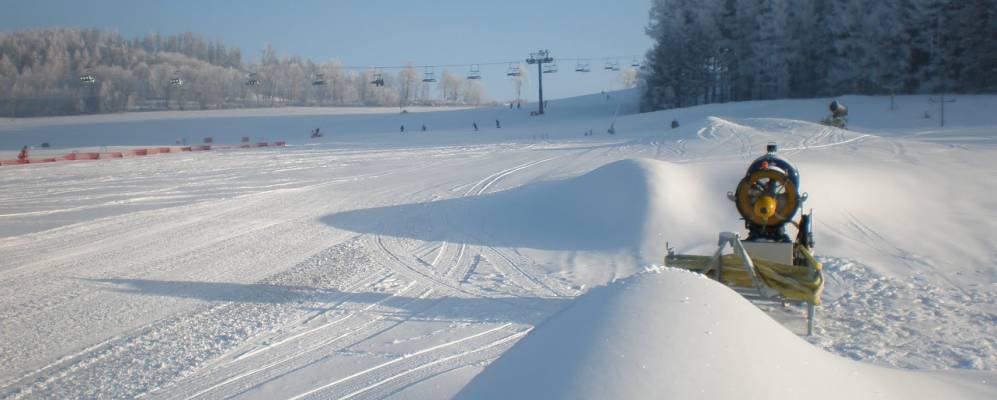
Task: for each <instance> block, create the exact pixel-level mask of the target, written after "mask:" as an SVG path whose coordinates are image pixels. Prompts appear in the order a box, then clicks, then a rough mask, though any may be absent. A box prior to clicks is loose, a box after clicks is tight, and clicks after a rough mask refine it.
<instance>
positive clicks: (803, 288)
mask: <svg viewBox="0 0 997 400" xmlns="http://www.w3.org/2000/svg"><path fill="white" fill-rule="evenodd" d="M800 250H801V252H802V253H803V255H804V256H805V257H806V259H807V262H808V263H809V264H810V265H811V266H813V268H808V267H805V266H799V265H786V264H780V263H774V262H768V261H763V260H752V262H753V263H754V264H755V271H756V275H758V277H759V278H760V279H761V281H762V282H763V283H764V284H765V286H768V287H769V288H772V289H773V290H775V291H776V292H779V294H780V295H782V296H783V297H786V298H789V299H794V300H800V301H806V302H810V303H813V304H820V294H821V291H823V290H824V279H823V277H821V274H820V273H817V272H815V270H816V271H820V269H821V265H820V263H818V262H817V261H816V260H814V258H813V255H811V254H810V252H809V251H807V249H806V248H800ZM712 258H713V257H712V256H690V255H675V256H671V257H668V258H666V259H665V265H667V266H669V267H675V268H683V269H688V270H692V271H697V272H703V271H705V270H706V269H707V268H708V267H709V266H708V265H707V264H709V262H710V260H711V259H712ZM720 262H721V263H723V268H722V269H721V270H722V271H723V275H722V276H721V277H720V278H721V280H722V281H723V283H725V284H727V285H729V286H736V287H744V288H753V287H754V284H753V283H752V282H751V276H749V275H748V271H747V270H746V269H745V268H744V263H743V262H741V258H740V257H737V256H736V255H734V254H725V255H723V256H721V257H720ZM708 275H709V276H710V277H711V278H715V277H716V271H711V272H710V273H709V274H708Z"/></svg>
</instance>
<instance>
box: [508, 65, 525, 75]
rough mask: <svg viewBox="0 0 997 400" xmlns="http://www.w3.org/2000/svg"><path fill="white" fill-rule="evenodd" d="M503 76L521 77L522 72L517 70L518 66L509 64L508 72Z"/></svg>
mask: <svg viewBox="0 0 997 400" xmlns="http://www.w3.org/2000/svg"><path fill="white" fill-rule="evenodd" d="M505 74H506V75H508V76H521V75H523V71H520V70H519V66H518V65H516V64H512V63H510V64H509V71H508V72H506V73H505Z"/></svg>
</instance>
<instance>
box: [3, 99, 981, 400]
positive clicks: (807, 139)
mask: <svg viewBox="0 0 997 400" xmlns="http://www.w3.org/2000/svg"><path fill="white" fill-rule="evenodd" d="M606 107H608V106H606ZM614 108H615V107H614ZM600 112H601V113H602V114H600ZM589 113H591V114H592V115H591V116H590V115H588V114H589ZM612 114H613V111H612V110H608V111H606V110H603V111H599V112H589V111H585V112H579V113H578V114H577V115H574V116H573V118H570V119H561V120H554V122H550V123H549V125H537V124H544V123H547V122H542V121H541V122H531V121H532V120H528V119H522V120H516V119H512V118H510V119H508V121H507V119H503V125H504V128H503V130H502V131H501V134H502V135H508V136H498V137H497V138H493V139H481V138H482V137H484V133H482V135H480V136H474V137H473V139H464V138H465V136H459V135H456V134H454V135H450V136H444V137H443V138H442V139H431V137H432V136H429V135H427V136H425V138H421V137H418V136H412V137H406V139H405V140H408V141H409V142H403V143H401V144H398V143H393V142H392V141H390V140H387V139H384V138H382V137H375V138H373V139H371V140H374V142H372V143H371V144H366V143H364V141H363V140H362V138H361V139H357V140H356V143H364V144H363V145H362V146H361V145H356V147H351V146H350V145H343V146H329V145H318V146H291V147H287V148H281V149H267V150H256V149H254V150H249V151H245V152H240V151H218V152H213V153H199V154H191V155H189V156H187V155H185V156H183V157H181V156H173V155H164V156H162V157H157V158H151V157H150V158H148V159H145V160H137V159H124V160H113V161H97V162H93V163H86V162H77V163H63V164H56V165H48V166H38V167H35V166H28V167H15V168H7V167H4V169H0V181H3V182H4V183H5V186H6V185H10V186H11V187H18V188H21V189H20V190H19V191H18V193H16V194H14V193H9V192H8V193H0V252H2V254H3V257H2V258H0V318H2V320H3V321H4V332H3V334H2V335H0V339H2V340H0V346H2V347H0V371H2V372H0V398H11V399H21V398H39V397H41V398H81V397H82V398H96V397H113V398H128V397H144V398H165V399H221V398H226V399H227V398H274V397H282V398H293V399H304V398H384V397H389V396H392V397H394V396H397V397H405V395H406V393H407V392H406V390H409V389H411V388H414V387H418V386H420V385H430V384H439V385H442V386H443V387H445V388H447V390H450V391H451V392H453V391H454V390H456V389H459V388H460V384H461V383H462V381H460V379H461V378H453V377H454V376H456V375H458V374H453V373H452V372H454V371H465V372H466V371H470V372H473V371H475V370H477V369H480V368H482V367H483V366H484V365H485V364H487V363H489V362H491V361H492V360H494V359H495V358H496V357H498V356H499V355H500V354H502V352H503V351H505V350H506V349H508V348H509V347H510V346H512V345H513V344H515V342H516V341H517V340H519V339H520V338H522V337H523V336H524V335H526V334H527V332H529V331H530V330H531V329H532V328H533V327H534V326H535V325H536V324H538V323H540V322H542V321H543V320H544V319H545V318H546V317H548V316H550V315H552V314H553V313H555V312H557V311H558V310H560V309H561V308H562V307H563V306H564V305H565V304H568V301H570V299H571V298H572V297H574V296H577V295H579V294H581V293H582V292H583V291H584V290H585V288H588V287H591V286H593V285H598V284H599V283H600V282H592V281H588V280H586V279H584V278H583V277H582V276H583V275H584V273H583V272H584V271H583V270H584V268H591V263H592V262H593V261H591V260H593V259H594V260H599V262H605V263H606V267H607V268H611V269H612V271H610V272H606V271H599V272H600V273H599V274H597V275H599V276H606V275H607V274H608V275H614V276H615V275H616V274H617V273H618V272H619V271H621V266H620V264H621V263H623V262H624V261H621V260H624V258H622V257H617V256H616V255H615V254H611V255H600V254H596V255H595V256H592V254H590V253H598V252H597V251H589V252H586V251H584V249H579V250H577V251H576V250H545V249H532V248H529V246H524V247H519V248H517V247H505V245H504V244H495V241H494V240H493V238H491V237H489V227H488V226H483V227H481V231H476V232H458V233H460V235H438V234H437V233H439V230H446V229H448V228H449V227H450V226H451V225H452V224H453V223H454V222H455V221H454V220H453V219H455V218H459V217H460V215H457V214H456V213H455V212H451V211H449V209H447V208H446V207H437V208H429V207H427V208H425V211H421V210H423V209H420V208H409V209H404V212H402V211H398V212H397V213H396V214H393V213H392V210H393V209H392V207H399V206H410V205H413V204H420V203H427V204H431V203H432V204H439V203H446V202H448V201H474V200H475V198H476V197H478V196H489V195H491V194H494V193H498V192H501V191H503V190H510V189H516V188H518V187H520V186H523V185H526V184H530V183H535V182H540V181H545V180H555V179H564V178H569V177H574V176H578V175H580V174H582V173H585V172H588V171H590V170H592V169H593V168H595V167H598V166H601V165H603V164H606V163H608V162H611V161H616V160H621V159H627V158H633V157H654V158H656V159H659V160H664V161H669V162H672V163H675V164H697V165H706V164H709V163H714V162H719V163H731V165H735V164H736V165H737V166H736V167H733V168H737V171H735V172H734V173H733V174H732V175H734V176H736V175H739V174H740V173H741V172H742V171H741V168H742V166H740V164H743V163H745V162H746V161H750V160H751V159H753V158H754V157H755V156H756V155H760V154H761V151H762V150H763V149H764V145H765V143H767V142H768V141H777V142H779V143H780V144H781V145H783V146H781V147H782V149H781V151H783V152H784V154H785V155H787V156H788V157H791V158H792V159H793V160H799V159H808V158H809V157H811V156H816V155H827V154H831V155H836V156H837V155H839V154H843V155H845V156H852V155H853V154H858V156H855V157H864V155H862V154H863V153H862V152H863V151H867V152H872V151H877V152H880V153H875V154H886V155H887V157H890V156H892V157H893V158H894V159H895V160H897V162H905V163H913V162H914V161H916V160H917V157H918V156H917V154H918V153H917V152H918V151H924V150H923V148H924V146H927V145H925V144H923V143H913V142H911V141H909V140H907V139H905V138H900V137H885V136H879V135H873V134H867V133H861V132H852V131H845V130H840V129H836V128H829V127H823V126H820V125H815V124H809V123H805V122H800V121H794V120H781V119H776V118H750V117H751V115H747V117H748V118H743V117H745V115H740V116H738V115H735V116H713V115H707V116H704V117H703V118H702V119H701V122H702V123H701V124H699V125H698V126H697V123H698V122H695V121H696V120H693V119H691V118H686V119H683V122H682V123H683V125H682V127H681V128H679V129H673V130H670V131H665V132H666V133H665V134H662V133H661V131H660V130H659V129H658V128H657V126H666V125H665V123H666V122H667V121H670V120H671V117H670V116H659V117H655V119H654V120H653V121H652V120H651V117H653V116H654V115H653V114H651V115H648V114H644V115H634V116H622V117H620V118H619V119H617V120H616V125H615V126H616V128H617V130H618V134H617V135H615V136H614V137H611V138H604V137H601V136H593V137H590V138H589V137H586V138H585V139H584V140H583V139H579V138H578V137H575V136H567V135H568V134H567V133H564V134H562V133H559V131H558V130H556V129H554V127H557V126H558V125H557V124H565V125H566V126H570V128H564V131H565V132H569V131H570V132H571V133H570V134H571V135H575V134H576V132H583V131H585V130H587V129H588V128H589V126H601V125H600V124H603V123H604V119H606V118H608V117H609V116H611V115H612ZM555 115H556V114H555ZM718 115H721V114H718ZM441 118H442V117H441ZM659 119H660V121H658V120H659ZM517 121H519V122H521V123H522V124H523V126H525V128H519V130H516V129H517V128H514V127H513V126H514V124H515V123H517ZM649 121H650V122H649ZM662 121H665V122H662ZM651 123H653V124H654V125H649V124H651ZM529 124H534V125H529ZM506 125H508V127H505V126H506ZM648 126H654V127H652V128H648ZM578 127H583V128H582V129H578ZM548 129H550V130H551V131H550V132H551V135H550V136H551V137H552V138H553V139H550V140H547V139H545V140H543V141H537V140H532V139H530V138H535V137H537V135H543V137H547V130H548ZM597 130H598V129H597ZM635 132H636V133H635ZM641 132H643V133H641ZM641 134H644V135H645V136H646V137H641V136H640V135H641ZM461 135H463V134H462V133H461ZM497 135H498V134H497ZM628 135H629V136H628ZM461 140H467V141H468V142H467V143H462V142H460V141H461ZM562 141H563V143H562ZM455 142H456V144H455ZM931 146H935V145H933V144H932V145H931ZM842 157H844V156H842ZM808 161H809V160H808ZM802 174H803V177H802V179H803V180H804V181H806V180H807V175H806V172H805V171H804V172H803V173H802ZM722 195H723V192H718V193H717V196H722ZM378 208H382V209H386V211H385V214H378V215H383V217H381V218H383V220H373V221H365V222H369V226H370V227H369V228H364V229H358V231H356V232H354V231H349V230H346V229H344V228H340V227H337V226H331V225H330V224H328V223H325V222H323V218H325V217H327V216H329V215H333V214H337V213H342V212H344V211H350V210H365V209H378ZM413 210H414V211H413ZM407 213H408V214H407ZM419 213H423V214H425V215H421V214H420V215H410V214H419ZM842 215H843V217H842V221H843V223H842V224H839V225H838V226H833V227H830V228H829V229H828V230H829V231H830V232H833V233H834V234H836V235H846V234H848V235H854V236H860V237H859V238H857V240H860V241H862V242H863V245H864V246H865V248H864V249H865V250H868V251H875V252H879V253H886V254H890V255H892V256H893V259H894V260H896V261H897V262H900V263H903V264H904V265H905V266H907V267H908V268H909V269H910V270H911V271H914V272H913V273H912V274H911V275H910V276H906V277H897V276H891V275H889V274H886V273H884V272H883V271H882V270H881V269H877V268H875V266H873V265H867V264H864V263H863V262H862V261H861V260H854V259H851V258H845V256H847V254H833V255H825V254H824V253H822V251H821V248H820V247H818V249H817V251H818V254H819V255H820V257H821V258H820V259H821V261H822V262H823V263H825V265H826V269H825V271H826V276H827V279H828V286H827V292H826V296H825V304H824V305H822V306H821V307H820V308H819V309H818V323H817V335H816V336H815V337H813V338H811V339H809V340H810V342H811V343H812V344H814V345H815V346H818V347H821V348H824V349H826V350H828V351H830V352H833V353H837V354H841V355H843V356H846V357H850V358H853V359H858V360H863V361H869V362H873V363H878V364H884V365H890V366H895V367H900V368H913V369H924V368H936V369H947V368H956V369H977V370H993V369H994V368H995V367H997V351H995V348H997V339H994V338H995V335H994V334H993V331H994V317H993V316H994V314H995V312H997V310H995V309H994V304H997V296H995V291H994V286H993V285H994V284H993V283H992V282H986V279H985V278H984V282H982V284H981V285H979V286H968V287H967V286H966V285H964V284H963V283H962V282H963V281H962V280H960V279H962V278H949V277H947V272H946V271H945V270H941V269H938V268H939V267H937V266H936V265H934V264H933V263H932V260H931V259H929V258H925V257H923V256H920V255H918V254H917V253H915V252H913V251H910V250H908V249H905V248H900V247H898V246H896V245H895V244H894V243H899V241H897V240H894V239H891V238H889V237H886V236H884V234H882V233H880V232H879V231H877V229H876V228H875V227H872V226H869V225H867V224H866V223H864V222H863V221H862V219H861V218H858V217H857V216H856V215H853V214H850V213H848V212H847V210H845V211H844V212H843V214H842ZM35 221H37V223H35ZM389 227H390V228H398V229H386V228H389ZM406 230H407V231H406ZM387 232H401V234H397V235H396V234H392V233H387ZM469 236H470V237H475V239H476V240H474V241H473V242H471V243H463V242H461V241H460V240H455V239H453V238H454V237H469ZM818 237H820V236H819V235H818ZM675 239H681V238H675ZM711 240H712V239H711ZM684 244H685V245H690V243H684ZM995 256H997V253H995ZM593 257H594V258H593ZM598 257H604V258H598ZM653 258H655V259H657V257H653ZM550 260H560V261H558V262H559V263H560V264H556V265H555V267H560V268H562V269H563V271H558V272H557V273H553V272H551V271H552V270H554V269H553V268H551V267H550V265H551V264H552V262H551V261H550ZM627 260H628V259H627ZM541 265H542V266H543V267H541ZM637 267H640V266H634V268H635V269H636V268H637ZM991 267H992V266H991ZM980 268H981V269H984V270H986V268H987V267H986V266H981V267H980ZM991 269H992V268H991ZM622 270H625V268H623V269H622ZM579 271H581V272H579ZM980 274H981V276H984V277H986V276H987V275H986V272H982V273H980ZM938 277H940V278H938ZM936 278H937V279H936ZM603 283H604V282H603ZM760 307H761V308H762V309H763V310H766V311H768V312H769V313H770V314H772V315H773V316H779V317H778V318H777V319H779V318H782V317H785V316H787V315H788V316H790V317H792V316H793V315H794V313H796V314H798V312H799V310H797V309H795V308H785V307H779V306H778V305H773V304H760ZM791 323H793V324H797V325H798V324H800V321H799V320H796V321H791ZM460 375H461V376H462V375H463V374H460ZM451 379H458V381H456V382H451ZM448 393H450V392H448Z"/></svg>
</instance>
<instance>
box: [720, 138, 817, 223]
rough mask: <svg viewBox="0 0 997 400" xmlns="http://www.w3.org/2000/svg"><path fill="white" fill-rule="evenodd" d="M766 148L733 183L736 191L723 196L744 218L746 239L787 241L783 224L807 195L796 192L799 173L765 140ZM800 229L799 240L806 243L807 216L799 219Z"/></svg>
mask: <svg viewBox="0 0 997 400" xmlns="http://www.w3.org/2000/svg"><path fill="white" fill-rule="evenodd" d="M766 150H767V153H766V154H765V155H763V156H761V157H758V158H757V159H756V160H755V161H753V162H752V163H751V165H749V166H748V171H747V172H746V173H745V176H744V178H742V179H741V182H740V183H738V184H737V191H735V192H734V193H730V192H727V197H728V198H730V199H731V200H732V201H734V203H735V204H736V205H737V211H738V213H740V214H741V217H742V218H743V219H744V223H745V228H747V229H748V237H747V239H746V240H747V241H749V242H752V241H773V242H790V239H789V236H787V235H786V228H785V226H786V224H787V223H791V222H792V219H793V216H795V215H796V212H797V211H798V210H799V209H800V208H802V203H803V201H805V200H806V198H807V195H806V194H803V195H801V194H800V191H799V188H800V175H799V173H798V172H797V171H796V168H794V167H793V166H792V164H790V163H789V162H787V161H786V160H784V159H782V158H780V157H778V156H777V155H776V151H777V150H778V148H777V146H776V144H775V143H769V144H768V146H767V149H766ZM804 224H806V226H803V225H804ZM800 228H801V229H800V233H801V237H800V239H804V243H806V242H809V241H810V240H811V239H810V238H809V236H810V235H809V230H810V226H809V218H808V216H804V218H802V219H801V225H800ZM804 229H806V233H804Z"/></svg>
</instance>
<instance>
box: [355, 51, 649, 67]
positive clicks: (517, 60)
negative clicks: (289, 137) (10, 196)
mask: <svg viewBox="0 0 997 400" xmlns="http://www.w3.org/2000/svg"><path fill="white" fill-rule="evenodd" d="M552 58H553V59H554V60H556V61H571V62H577V61H587V60H600V59H601V60H605V59H615V60H619V59H628V58H638V59H639V58H640V56H634V55H629V56H608V57H607V56H602V57H552ZM523 63H525V60H521V59H516V60H511V61H492V62H473V63H462V64H422V65H415V64H409V65H368V66H360V65H342V66H339V69H342V70H371V69H381V70H390V69H405V68H416V69H419V68H421V69H423V70H425V69H427V68H457V67H471V66H474V65H477V66H484V65H509V64H523Z"/></svg>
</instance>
